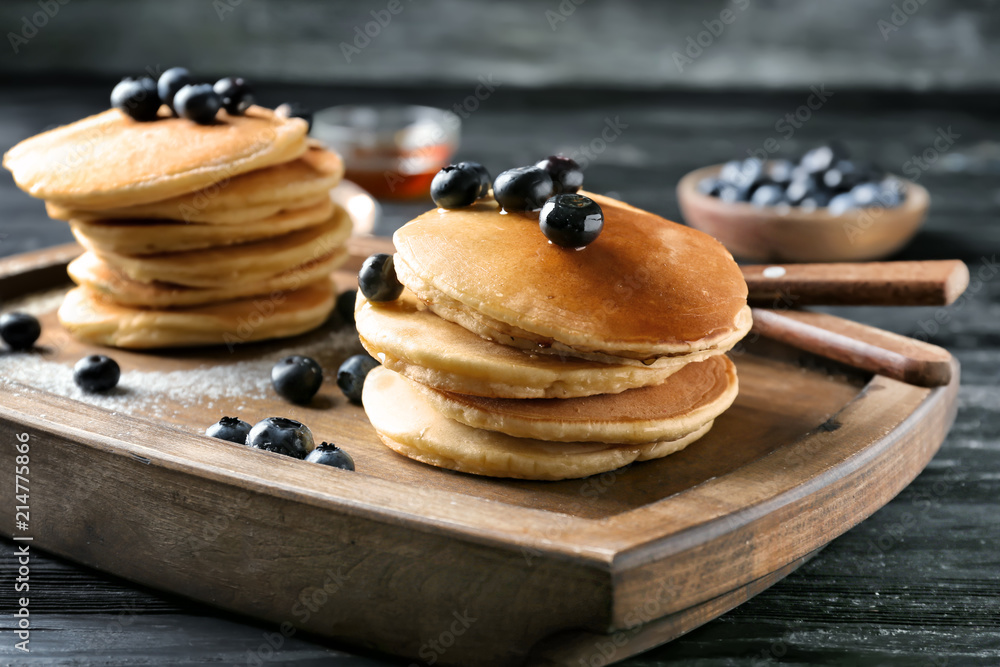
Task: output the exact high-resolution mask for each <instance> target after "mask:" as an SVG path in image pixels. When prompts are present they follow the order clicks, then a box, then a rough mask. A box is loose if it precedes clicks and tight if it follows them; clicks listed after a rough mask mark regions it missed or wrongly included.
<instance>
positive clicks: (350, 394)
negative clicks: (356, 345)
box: [337, 354, 379, 403]
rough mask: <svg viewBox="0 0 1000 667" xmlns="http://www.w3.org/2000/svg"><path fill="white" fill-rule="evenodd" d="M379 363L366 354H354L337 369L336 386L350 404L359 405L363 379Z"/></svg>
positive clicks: (363, 384) (363, 383)
mask: <svg viewBox="0 0 1000 667" xmlns="http://www.w3.org/2000/svg"><path fill="white" fill-rule="evenodd" d="M378 365H379V363H378V362H377V361H375V360H374V359H372V358H371V357H369V356H368V355H367V354H355V355H354V356H353V357H348V359H347V361H345V362H344V363H342V364H341V365H340V368H338V369H337V386H338V387H340V390H341V391H343V392H344V396H346V397H347V399H348V400H349V401H351V402H352V403H361V390H362V389H364V387H365V378H366V377H368V373H369V372H370V371H371V370H372V369H373V368H375V367H376V366H378Z"/></svg>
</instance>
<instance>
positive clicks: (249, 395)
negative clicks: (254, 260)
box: [0, 290, 364, 421]
mask: <svg viewBox="0 0 1000 667" xmlns="http://www.w3.org/2000/svg"><path fill="white" fill-rule="evenodd" d="M63 294H64V290H57V291H55V292H53V293H52V294H44V295H41V294H36V295H33V296H32V297H31V298H30V300H27V299H26V300H25V301H23V302H21V303H18V302H9V303H7V304H5V306H6V307H5V308H4V311H9V310H15V309H16V310H21V311H24V312H30V313H32V314H33V315H36V316H39V317H42V316H46V315H47V314H49V313H51V311H52V310H53V309H54V308H56V307H58V305H59V303H60V302H61V299H62V295H63ZM45 319H46V320H47V321H46V323H45V324H44V325H43V339H42V342H43V344H42V345H41V346H40V348H39V349H36V350H33V351H30V352H10V351H7V350H3V351H0V388H2V390H3V392H4V393H6V392H12V393H17V392H18V391H19V385H27V386H29V387H32V388H34V389H39V390H41V391H45V392H48V393H51V394H55V395H58V396H65V397H67V398H71V399H73V400H76V401H80V402H83V403H88V404H90V405H96V406H98V407H101V408H104V409H107V410H111V411H114V412H121V413H125V414H130V415H134V416H137V417H147V418H148V417H153V418H161V419H166V420H168V421H177V419H176V418H177V417H178V416H179V414H180V413H182V412H183V410H184V409H185V408H190V407H194V406H201V407H207V408H213V407H218V408H219V410H220V411H226V410H228V411H231V412H237V411H239V410H240V409H242V408H243V407H244V402H245V401H248V400H262V399H265V398H268V397H269V396H273V390H272V389H271V367H272V366H274V364H275V363H277V362H278V361H279V360H280V359H282V358H284V357H286V356H288V355H291V354H301V355H305V356H309V357H312V358H314V359H316V361H318V362H319V363H320V365H321V366H322V367H323V369H324V370H325V372H326V373H327V375H328V376H333V375H334V374H335V373H336V370H337V367H338V366H339V364H340V363H341V362H342V361H343V360H344V359H345V358H347V357H348V356H350V355H352V354H359V353H362V352H364V349H363V348H362V347H361V344H360V342H359V341H358V335H357V332H356V331H355V329H354V327H352V326H350V325H345V324H341V325H335V326H331V327H329V328H324V329H323V330H322V331H320V332H316V333H314V334H310V335H307V336H305V337H300V338H296V339H292V340H290V341H285V342H284V343H283V344H280V345H266V344H265V345H263V346H257V347H255V348H254V350H255V351H258V352H259V354H257V355H256V356H254V357H253V358H251V359H242V360H232V359H230V358H227V356H228V355H227V354H226V352H227V350H226V348H225V347H220V348H219V349H220V352H219V355H218V359H219V361H218V363H211V362H205V363H201V364H197V365H194V366H193V367H184V368H179V369H177V370H170V371H162V370H142V368H141V360H142V358H141V357H139V359H138V360H132V361H130V362H127V363H126V362H121V366H122V376H121V380H120V381H119V384H118V387H117V388H115V389H114V390H112V391H110V392H108V393H105V394H90V393H87V392H84V391H82V390H81V389H80V388H79V387H77V386H76V384H75V383H74V382H73V365H72V360H68V359H65V358H59V356H60V355H59V350H58V349H54V350H53V348H51V347H50V348H47V347H46V346H45V345H44V341H45V340H46V339H47V338H48V339H53V338H54V339H55V340H58V339H59V337H66V336H67V334H66V332H65V331H63V330H62V329H61V328H59V325H58V324H55V323H54V322H52V321H51V317H46V318H45ZM54 329H55V330H54ZM95 351H96V352H99V353H102V354H107V355H108V356H110V357H112V358H116V356H117V357H118V358H122V357H123V356H124V355H131V354H132V353H127V352H125V351H116V350H114V349H101V350H95ZM171 354H176V353H175V352H171ZM200 356H204V352H202V354H201V355H200Z"/></svg>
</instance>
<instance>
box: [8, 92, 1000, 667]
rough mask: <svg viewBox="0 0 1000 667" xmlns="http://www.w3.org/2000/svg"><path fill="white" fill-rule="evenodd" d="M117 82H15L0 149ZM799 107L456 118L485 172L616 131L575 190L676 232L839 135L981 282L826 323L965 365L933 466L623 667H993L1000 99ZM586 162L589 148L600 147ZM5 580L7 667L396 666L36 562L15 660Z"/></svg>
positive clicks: (553, 110)
mask: <svg viewBox="0 0 1000 667" xmlns="http://www.w3.org/2000/svg"><path fill="white" fill-rule="evenodd" d="M110 87H111V83H109V82H100V83H94V84H86V85H84V84H80V83H72V84H71V83H68V82H58V81H49V82H45V84H44V85H37V84H36V85H32V86H28V85H24V84H21V83H15V84H11V83H8V84H6V85H5V86H4V89H3V94H2V95H0V119H2V122H0V147H2V148H3V149H6V148H7V147H9V146H11V145H13V144H14V143H16V142H17V141H19V140H20V139H22V138H24V137H27V136H29V135H31V134H34V133H36V132H38V131H41V130H43V129H45V128H47V127H50V126H53V125H56V124H61V123H65V122H69V121H72V120H75V119H77V118H79V117H81V116H83V115H86V114H89V113H92V112H95V111H97V110H99V109H102V108H104V106H106V104H107V93H108V91H109V90H110ZM258 89H259V90H262V91H263V93H264V94H263V95H262V98H263V99H262V102H263V103H265V104H277V103H279V102H282V101H285V100H287V99H298V100H301V101H302V102H304V103H306V104H308V105H311V106H313V107H314V108H320V107H323V106H328V105H332V104H338V103H346V102H356V101H393V102H411V103H412V102H416V103H425V104H433V105H436V106H443V107H447V108H451V107H453V105H456V104H458V105H461V104H463V100H465V98H466V97H467V96H468V95H469V94H471V93H472V91H471V90H464V89H457V88H456V89H440V90H428V89H421V90H395V91H387V90H363V89H337V90H321V89H300V88H286V87H281V86H258ZM808 94H809V93H808V91H801V92H799V93H781V94H777V93H768V94H760V93H731V94H721V93H700V94H691V93H688V94H680V93H635V92H632V93H630V92H622V91H611V90H605V91H582V90H564V91H553V90H549V91H544V92H528V91H521V90H514V89H508V88H505V87H503V86H501V87H499V88H498V89H497V90H496V91H495V92H494V93H493V94H492V95H491V96H490V97H489V98H488V99H486V100H484V101H483V102H482V103H481V105H480V107H479V109H478V110H476V111H474V112H471V113H467V115H468V118H467V119H466V120H465V121H464V129H463V146H462V149H461V152H460V157H462V158H467V159H475V160H480V161H482V162H484V163H485V164H486V165H487V166H488V167H489V168H490V169H491V170H493V172H494V173H496V172H498V171H501V170H503V169H505V168H508V167H510V166H515V165H521V164H526V163H530V162H534V161H536V160H537V159H539V158H541V157H544V155H546V154H548V153H550V152H555V151H560V152H563V153H566V154H572V153H573V152H574V151H578V150H580V147H581V146H583V145H590V144H591V142H592V141H593V140H594V139H596V138H598V137H600V135H601V132H602V130H603V129H604V128H605V127H606V126H607V124H609V123H610V124H617V125H618V126H620V127H621V128H622V129H621V133H620V135H619V136H616V137H615V138H614V139H613V140H612V141H609V142H607V143H606V144H605V145H604V147H603V149H601V150H593V151H592V154H591V155H590V156H589V157H588V161H589V162H590V164H589V166H588V167H587V169H586V179H587V188H588V189H590V190H593V191H596V192H602V193H608V194H612V195H614V196H618V197H620V198H622V199H624V200H626V201H628V202H630V203H633V204H635V205H637V206H640V207H643V208H647V209H649V210H652V211H655V212H657V213H660V214H662V215H665V216H667V217H669V218H672V219H679V212H678V209H677V202H676V198H675V195H674V185H675V184H676V182H677V180H678V179H679V178H680V177H681V176H682V175H683V174H684V173H686V172H687V171H689V170H691V169H694V168H696V167H699V166H702V165H705V164H709V163H714V162H721V161H724V160H726V159H730V158H733V157H740V156H743V155H745V154H746V153H747V151H748V150H754V149H757V148H759V147H762V146H763V145H764V143H765V141H766V140H768V139H769V138H773V139H774V140H775V141H777V142H778V143H779V144H780V145H781V151H782V153H785V154H789V155H792V154H796V153H800V152H802V151H803V150H804V149H806V148H808V147H810V146H811V145H813V144H816V143H820V142H822V141H824V140H826V139H828V138H831V137H836V138H840V139H842V140H845V141H846V143H847V144H848V146H849V147H850V148H852V149H853V150H854V152H855V153H856V154H857V156H858V157H870V158H876V159H877V160H878V161H879V162H880V163H881V164H882V165H883V166H885V167H886V168H887V169H889V170H890V171H893V172H895V173H903V174H904V175H908V176H909V177H911V178H912V177H914V176H916V177H917V179H918V180H919V182H920V183H922V184H924V185H925V186H926V187H927V188H928V189H929V190H930V192H931V195H932V209H931V214H930V219H929V221H928V223H927V225H926V227H925V228H924V230H923V231H922V232H921V233H920V235H919V237H918V238H917V239H916V240H915V241H914V242H913V243H912V244H911V245H910V246H909V247H908V248H907V249H906V250H904V251H903V253H902V254H901V255H900V257H899V258H900V259H943V258H959V259H963V260H965V261H966V262H967V263H968V265H969V268H970V270H971V272H972V276H973V278H972V284H971V286H970V290H969V293H968V298H967V299H965V300H963V301H962V302H960V303H959V304H958V305H956V306H953V307H951V308H949V309H937V308H919V309H915V308H911V309H889V308H870V309H866V308H841V309H837V310H836V312H838V314H841V315H845V316H848V317H852V318H855V319H858V320H861V321H864V322H868V323H871V324H875V325H877V326H881V327H884V328H887V329H890V330H893V331H897V332H900V333H903V334H914V333H917V332H921V331H924V332H926V333H927V334H928V336H929V338H930V340H931V341H932V342H934V343H937V344H939V345H942V346H945V347H947V348H948V349H949V350H951V351H952V352H953V353H954V354H955V355H956V356H957V357H958V359H959V360H960V362H961V363H962V374H963V379H962V388H961V392H960V395H959V409H958V418H957V420H956V423H955V426H954V428H953V429H952V431H951V434H950V435H949V436H948V439H947V441H946V442H945V443H944V445H943V447H942V449H941V452H940V453H939V454H938V455H937V457H936V458H935V459H934V460H933V461H932V462H931V464H930V465H929V466H928V468H927V469H926V471H925V472H924V473H923V474H922V475H921V476H920V477H919V478H918V479H917V480H916V481H915V482H914V483H913V484H912V485H911V486H909V487H908V488H907V489H906V490H905V491H903V492H902V493H901V494H900V495H899V496H898V497H897V498H896V499H895V500H893V501H892V502H891V503H889V505H887V506H886V507H885V508H884V509H882V510H881V511H879V512H877V513H876V514H875V515H874V516H873V517H871V518H870V519H868V520H867V521H864V522H863V523H861V524H860V525H859V526H857V527H856V528H854V529H853V530H851V531H850V532H848V533H847V534H846V535H844V536H842V537H840V538H839V539H837V540H836V541H834V542H833V543H832V544H830V545H829V546H828V547H827V548H826V549H825V550H823V551H822V552H821V553H820V554H819V555H818V556H817V557H816V558H815V559H814V560H813V561H811V562H810V563H808V564H807V565H805V566H804V567H803V568H802V569H800V570H799V571H798V572H796V573H794V574H792V575H791V576H789V577H788V578H787V579H785V580H784V581H782V582H780V583H779V584H777V585H776V586H774V587H773V588H771V589H770V590H768V591H767V592H765V593H763V594H761V595H759V596H758V597H756V598H754V599H753V600H751V601H749V602H747V603H746V604H744V605H742V606H740V607H739V608H737V609H736V610H734V611H732V612H730V613H729V614H726V615H725V616H723V617H722V618H720V619H718V620H715V621H713V622H711V623H709V624H707V625H705V626H703V627H702V628H699V629H698V630H695V631H694V632H692V633H690V634H688V635H687V636H685V637H682V638H681V639H679V640H677V641H675V642H673V643H671V644H669V645H666V646H662V647H660V648H658V649H655V650H653V651H650V652H649V653H646V654H644V655H642V656H639V657H636V658H633V659H632V660H630V661H628V662H626V663H623V664H627V665H632V666H639V665H665V664H671V665H692V666H693V665H699V666H705V667H708V666H711V667H715V666H721V665H763V664H770V663H775V664H785V665H805V664H836V665H905V666H907V667H910V666H912V665H928V666H931V665H933V666H937V667H943V666H945V665H947V666H949V667H952V666H956V665H997V664H1000V511H998V510H1000V507H998V497H1000V435H998V434H1000V388H998V386H1000V279H998V278H1000V264H998V263H997V262H998V260H997V256H996V254H997V253H998V252H1000V224H998V219H997V213H998V209H1000V189H998V188H997V183H998V177H1000V145H998V144H997V143H996V137H997V136H998V135H1000V115H998V114H997V107H998V100H997V99H996V98H995V96H987V95H983V96H975V95H966V96H963V97H961V98H959V97H956V96H947V95H940V94H936V95H926V96H921V95H912V94H891V95H890V94H871V93H851V92H848V91H834V94H833V95H832V96H830V98H829V99H828V101H827V102H825V103H824V104H823V105H822V106H821V108H820V109H818V110H816V111H813V112H812V117H811V118H810V119H809V120H808V121H806V122H805V123H802V124H801V127H798V128H795V127H791V126H789V125H777V126H776V124H777V123H778V122H779V120H781V119H782V118H784V117H785V115H786V114H789V113H792V114H794V113H795V111H796V109H797V108H798V107H799V106H800V105H802V104H804V103H805V101H806V97H807V96H808ZM789 129H791V130H792V132H791V134H792V136H789ZM949 131H950V132H951V134H952V135H953V136H954V141H953V143H952V144H951V145H950V146H948V147H947V148H945V150H944V151H943V152H942V153H941V154H940V155H938V156H937V157H936V158H935V159H931V160H926V161H925V158H924V157H920V156H923V155H924V152H925V151H927V150H928V149H933V148H934V141H935V138H936V137H938V136H939V135H940V133H945V134H947V133H948V132H949ZM938 146H939V147H941V146H942V143H941V142H939V143H938ZM594 147H595V148H601V145H600V142H595V143H594ZM588 150H589V149H588ZM914 156H917V158H918V159H919V160H920V162H919V163H918V162H917V161H915V160H914ZM927 157H933V156H932V155H931V154H930V153H928V154H927ZM0 205H2V208H0V211H2V212H0V216H2V217H0V255H9V254H14V253H19V252H24V251H27V250H33V249H36V248H41V247H45V246H48V245H53V244H56V243H62V242H65V241H69V240H71V236H70V234H69V231H68V229H67V227H66V225H65V223H62V222H55V221H50V220H47V219H46V217H45V214H44V208H43V206H42V204H41V203H40V202H38V201H35V200H32V199H31V198H30V197H28V196H27V195H24V194H23V193H21V192H20V191H18V190H17V189H16V188H15V187H14V185H13V182H12V181H11V179H10V177H9V175H7V174H6V172H4V175H3V176H2V177H0ZM426 206H427V204H426V203H417V204H410V205H387V206H386V208H385V217H384V220H383V221H382V225H381V227H380V229H379V231H380V232H382V233H389V232H391V230H392V229H393V228H395V227H396V226H398V225H399V224H401V223H403V222H405V221H406V220H407V219H409V217H411V216H412V215H413V214H415V213H416V212H419V211H421V210H423V209H424V208H425V207H426ZM5 474H8V473H5ZM8 501H10V500H9V499H8ZM109 511H115V510H114V508H109ZM5 534H6V533H5ZM16 572H17V564H16V558H15V556H14V543H13V542H10V541H5V540H0V587H2V590H3V594H2V595H0V628H2V629H3V633H2V637H3V639H2V640H0V664H3V665H15V664H16V665H70V664H73V665H77V664H87V665H104V666H110V665H137V664H149V665H161V664H174V665H202V664H225V665H260V664H281V665H284V664H289V665H297V666H301V667H305V666H307V665H330V664H335V665H391V664H406V663H405V662H403V663H401V662H400V661H398V660H393V659H390V658H386V657H385V656H380V655H374V654H363V653H360V652H359V651H358V650H357V649H353V648H347V647H343V646H337V645H333V644H330V643H328V642H325V641H323V640H318V639H315V638H302V637H299V636H296V637H292V638H291V639H285V640H283V641H282V642H281V644H280V645H279V646H276V647H275V646H273V645H272V644H271V643H269V639H270V640H271V642H274V637H275V636H276V635H273V634H272V633H273V632H274V630H275V628H271V627H268V626H267V625H264V624H260V623H257V622H254V621H252V620H250V619H246V618H240V617H237V616H234V615H231V614H226V613H222V612H219V611H216V610H214V609H211V608H208V607H205V606H202V605H196V604H194V603H191V602H189V601H186V600H184V599H178V598H176V597H173V596H170V595H165V594H162V593H159V592H157V591H153V590H149V589H145V588H138V587H136V586H134V585H132V584H130V583H129V582H127V581H122V580H120V579H116V578H114V577H110V576H106V575H104V574H102V573H100V572H96V571H93V570H89V569H86V568H81V567H78V566H76V565H74V564H73V563H71V562H68V561H65V560H62V559H57V558H45V557H42V556H40V555H36V557H35V558H34V560H33V563H32V570H31V580H30V586H31V590H30V595H31V607H30V608H31V623H32V629H33V632H32V635H31V644H30V646H31V653H28V654H23V653H20V652H18V651H16V650H14V648H13V644H14V642H15V638H14V635H13V633H12V631H11V630H12V628H13V627H14V625H15V618H14V616H13V612H14V609H15V604H16V603H15V598H16V597H17V596H16V595H15V594H14V593H13V590H14V578H15V577H16ZM248 585H252V582H248ZM541 613H543V612H541ZM275 643H276V642H275Z"/></svg>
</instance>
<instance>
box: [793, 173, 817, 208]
mask: <svg viewBox="0 0 1000 667" xmlns="http://www.w3.org/2000/svg"><path fill="white" fill-rule="evenodd" d="M818 190H819V183H818V181H817V179H816V176H814V175H812V174H802V173H797V174H795V176H793V177H792V182H791V183H789V184H788V187H787V188H785V198H786V199H787V200H788V203H789V204H791V205H793V206H798V205H799V204H800V203H801V202H802V200H803V199H805V198H807V197H809V196H811V195H814V194H816V192H817V191H818Z"/></svg>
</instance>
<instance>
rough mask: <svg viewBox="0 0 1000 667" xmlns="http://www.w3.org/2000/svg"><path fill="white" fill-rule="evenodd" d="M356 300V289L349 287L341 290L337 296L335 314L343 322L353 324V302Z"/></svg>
mask: <svg viewBox="0 0 1000 667" xmlns="http://www.w3.org/2000/svg"><path fill="white" fill-rule="evenodd" d="M357 301H358V290H356V289H349V290H347V291H346V292H341V293H340V294H339V295H338V296H337V305H336V306H334V310H336V311H337V315H339V316H340V319H342V320H344V321H345V322H349V323H351V324H354V304H356V303H357Z"/></svg>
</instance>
